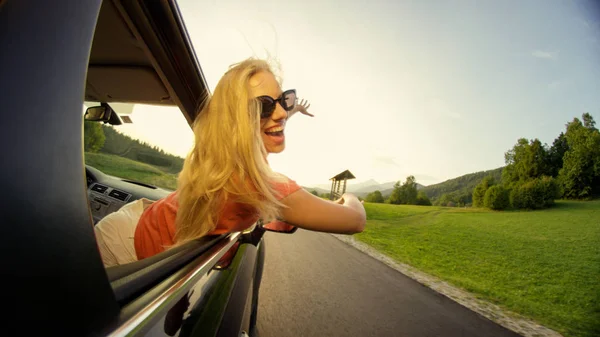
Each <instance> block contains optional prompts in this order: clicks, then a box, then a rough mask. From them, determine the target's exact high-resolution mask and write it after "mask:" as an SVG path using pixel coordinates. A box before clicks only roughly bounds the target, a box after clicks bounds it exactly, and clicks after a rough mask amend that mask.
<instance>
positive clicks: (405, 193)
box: [389, 176, 417, 205]
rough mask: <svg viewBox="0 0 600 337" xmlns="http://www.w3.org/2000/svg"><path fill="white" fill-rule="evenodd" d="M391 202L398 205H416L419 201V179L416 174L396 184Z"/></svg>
mask: <svg viewBox="0 0 600 337" xmlns="http://www.w3.org/2000/svg"><path fill="white" fill-rule="evenodd" d="M389 202H390V203H391V204H396V205H415V204H416V203H417V181H416V179H415V177H414V176H408V177H406V181H405V182H404V183H402V185H400V182H399V181H398V182H396V184H394V191H393V192H392V194H391V195H390V198H389Z"/></svg>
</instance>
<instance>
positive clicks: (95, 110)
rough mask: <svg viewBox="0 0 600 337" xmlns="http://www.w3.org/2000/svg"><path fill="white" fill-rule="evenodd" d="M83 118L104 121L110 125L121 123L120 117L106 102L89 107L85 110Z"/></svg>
mask: <svg viewBox="0 0 600 337" xmlns="http://www.w3.org/2000/svg"><path fill="white" fill-rule="evenodd" d="M83 118H84V119H85V120H86V121H90V122H104V123H109V124H110V125H121V124H122V122H121V119H120V118H119V116H117V114H116V113H115V111H114V110H113V109H112V108H111V107H110V105H108V104H106V103H102V105H99V106H93V107H89V108H87V109H86V110H85V115H84V116H83Z"/></svg>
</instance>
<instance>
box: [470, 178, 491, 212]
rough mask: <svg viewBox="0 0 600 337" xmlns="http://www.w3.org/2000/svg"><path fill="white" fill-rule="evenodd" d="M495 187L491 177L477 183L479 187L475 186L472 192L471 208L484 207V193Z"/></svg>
mask: <svg viewBox="0 0 600 337" xmlns="http://www.w3.org/2000/svg"><path fill="white" fill-rule="evenodd" d="M493 185H495V181H494V178H493V177H491V176H487V177H485V178H483V180H482V181H481V182H480V183H479V185H477V186H475V189H474V190H473V206H474V207H484V206H485V203H484V198H485V192H487V190H488V188H490V187H491V186H493Z"/></svg>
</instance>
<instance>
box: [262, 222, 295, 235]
mask: <svg viewBox="0 0 600 337" xmlns="http://www.w3.org/2000/svg"><path fill="white" fill-rule="evenodd" d="M262 228H264V229H265V230H268V231H270V232H277V233H286V234H292V233H294V232H295V231H296V230H297V229H298V227H295V226H292V225H290V224H289V223H287V222H285V221H280V220H275V221H271V222H269V223H267V224H263V225H262Z"/></svg>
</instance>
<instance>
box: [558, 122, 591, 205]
mask: <svg viewBox="0 0 600 337" xmlns="http://www.w3.org/2000/svg"><path fill="white" fill-rule="evenodd" d="M582 118H583V121H584V122H583V123H582V122H581V121H580V120H579V119H578V118H575V119H573V121H572V122H571V123H569V124H567V132H566V133H565V137H566V139H567V144H568V146H569V149H568V150H567V151H566V152H565V155H564V157H563V167H562V169H561V170H560V172H559V180H560V182H561V184H562V187H563V191H564V197H565V198H569V199H587V198H590V197H592V196H593V195H597V194H599V193H600V132H599V131H598V129H596V128H595V124H596V123H595V121H594V119H593V118H592V116H591V115H590V114H588V113H586V114H583V116H582Z"/></svg>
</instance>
